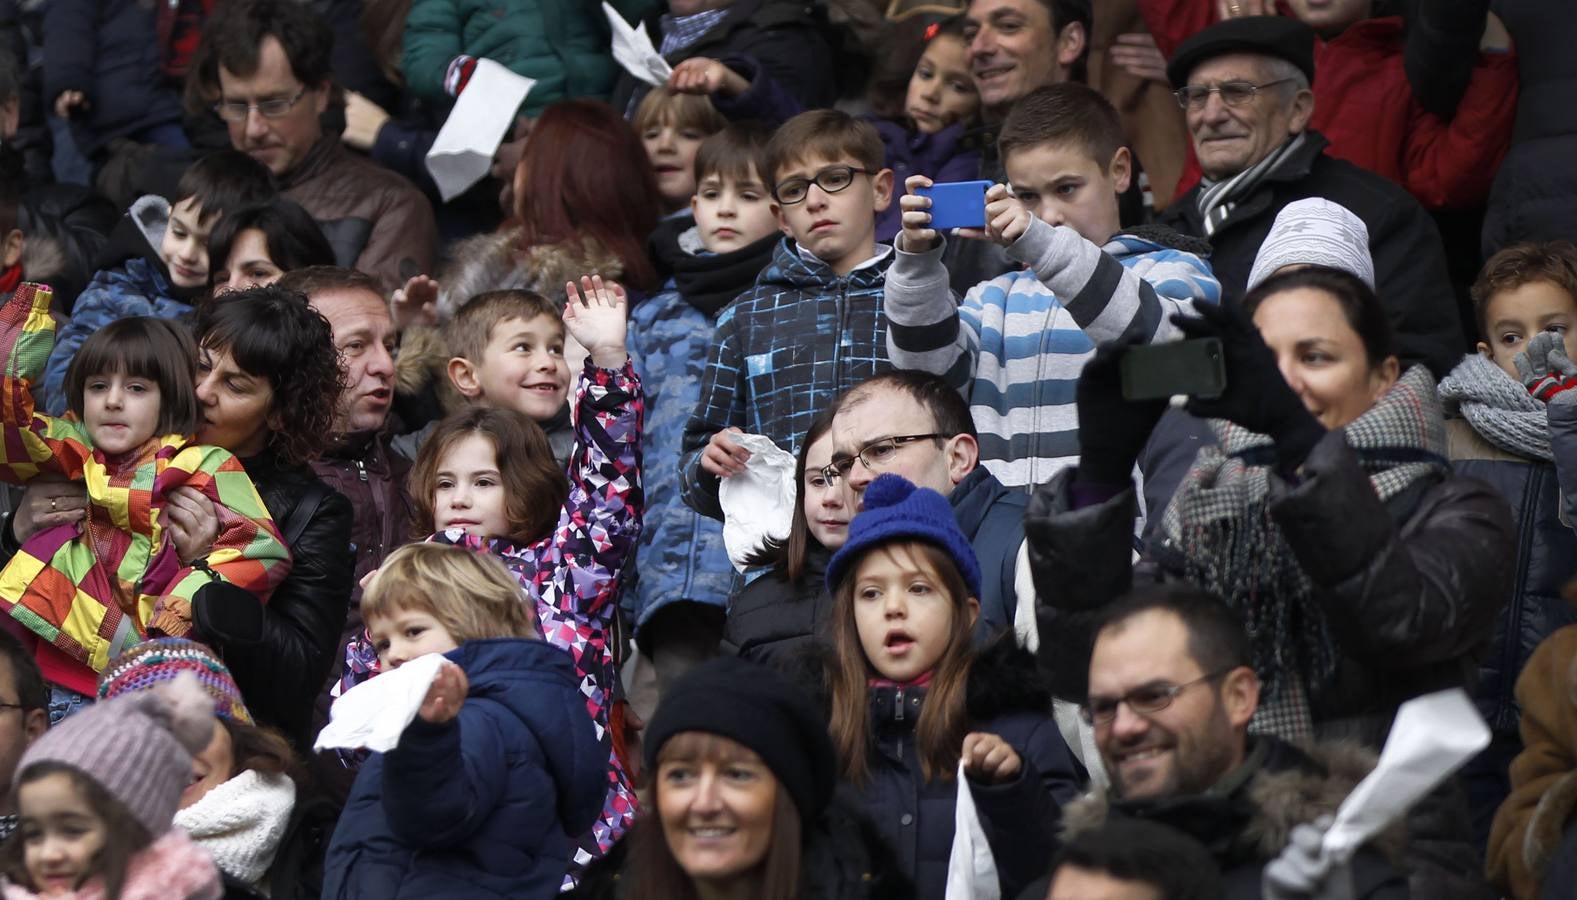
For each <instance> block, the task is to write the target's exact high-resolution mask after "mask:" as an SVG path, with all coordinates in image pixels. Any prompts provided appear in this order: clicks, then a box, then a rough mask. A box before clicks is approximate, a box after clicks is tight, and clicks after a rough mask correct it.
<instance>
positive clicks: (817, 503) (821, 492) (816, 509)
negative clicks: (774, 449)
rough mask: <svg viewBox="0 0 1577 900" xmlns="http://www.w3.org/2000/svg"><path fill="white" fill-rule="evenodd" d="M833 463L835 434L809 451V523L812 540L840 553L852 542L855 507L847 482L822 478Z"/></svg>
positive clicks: (817, 442) (806, 462)
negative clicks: (822, 471) (845, 544)
mask: <svg viewBox="0 0 1577 900" xmlns="http://www.w3.org/2000/svg"><path fill="white" fill-rule="evenodd" d="M831 463H832V432H831V431H828V432H827V433H826V434H823V435H822V436H821V437H819V438H817V439H816V440H815V441H813V442H811V444H810V446H809V447H806V448H805V485H804V487H803V492H804V498H805V500H804V502H805V522H806V524H807V525H809V526H810V534H811V537H814V538H815V539H816V541H817V542H818V543H820V544H821V545H822V546H823V547H826V548H827V549H828V550H836V549H838V548H839V547H842V546H843V545H844V543H845V542H846V541H848V539H849V517H850V516H851V515H852V512H851V510H852V509H853V507H854V504H853V503H852V502H851V500H850V498H849V493H848V491H849V488H848V482H847V480H846V479H843V478H838V479H834V480H833V481H831V482H828V481H827V477H826V476H825V475H823V474H821V470H822V469H825V468H827V466H828V465H830V464H831Z"/></svg>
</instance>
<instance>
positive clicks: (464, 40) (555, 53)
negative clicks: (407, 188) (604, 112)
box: [401, 0, 662, 116]
mask: <svg viewBox="0 0 1577 900" xmlns="http://www.w3.org/2000/svg"><path fill="white" fill-rule="evenodd" d="M610 2H611V3H612V4H613V6H614V7H615V8H616V9H618V10H619V12H620V14H622V15H623V16H624V17H625V18H626V19H629V20H631V21H640V20H641V19H642V18H644V17H645V16H646V15H648V14H650V13H651V12H652V11H653V10H654V9H656V8H657V7H659V6H661V5H662V2H661V0H610ZM653 39H654V40H656V39H657V36H655V35H654V36H653ZM611 42H612V37H611V35H610V32H609V30H608V22H607V20H606V19H605V18H604V17H603V14H602V5H601V4H600V3H595V2H592V0H492V2H484V0H413V2H412V3H411V12H410V15H409V16H408V17H407V18H406V20H405V54H404V58H403V59H402V61H401V65H402V68H403V69H404V70H405V81H406V84H407V86H408V87H409V89H410V90H411V91H412V92H413V93H414V94H415V95H416V96H418V97H420V98H422V99H423V100H427V101H430V102H434V103H447V102H448V97H447V95H446V94H445V93H444V74H445V73H446V72H447V71H448V68H449V63H450V61H451V60H453V59H454V58H455V57H456V56H460V55H462V54H464V55H468V56H475V57H478V58H486V59H491V60H493V61H494V62H496V63H499V64H500V65H503V66H505V67H507V68H508V69H510V70H511V71H514V72H516V73H519V74H520V75H524V76H525V77H527V78H535V79H536V80H537V83H536V86H535V87H533V88H532V89H531V93H530V94H529V95H528V96H527V97H526V102H525V104H524V106H522V107H521V112H522V113H523V114H525V115H528V116H535V115H537V114H538V113H540V112H541V111H542V110H543V108H544V107H546V106H548V105H549V104H551V103H556V102H558V101H560V100H568V99H570V98H573V97H592V98H596V99H599V100H606V99H608V95H609V94H610V93H611V91H612V90H613V83H614V81H615V80H616V79H617V78H618V74H619V65H618V63H616V62H614V61H613V54H612V53H611V52H610V50H609V47H610V45H611Z"/></svg>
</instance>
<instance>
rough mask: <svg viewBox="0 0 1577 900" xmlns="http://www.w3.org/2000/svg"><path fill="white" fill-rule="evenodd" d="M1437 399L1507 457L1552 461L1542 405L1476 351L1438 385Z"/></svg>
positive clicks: (1525, 389) (1552, 456)
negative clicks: (1438, 393) (1453, 408)
mask: <svg viewBox="0 0 1577 900" xmlns="http://www.w3.org/2000/svg"><path fill="white" fill-rule="evenodd" d="M1440 399H1441V400H1443V401H1444V402H1445V404H1446V406H1447V408H1451V407H1455V408H1456V411H1457V412H1458V413H1460V414H1461V416H1462V418H1464V419H1466V420H1467V423H1468V424H1469V425H1471V426H1472V427H1473V430H1474V431H1476V432H1478V435H1479V437H1481V438H1483V439H1484V440H1486V441H1489V442H1490V443H1491V444H1494V445H1495V446H1497V447H1499V448H1500V449H1502V450H1505V451H1507V452H1508V453H1515V454H1517V455H1518V456H1521V457H1525V458H1527V459H1535V460H1543V461H1544V462H1554V461H1555V454H1554V452H1553V451H1552V450H1551V449H1550V425H1549V420H1548V419H1546V418H1545V406H1544V401H1543V400H1540V399H1538V398H1537V397H1534V396H1533V395H1532V394H1530V393H1528V389H1527V388H1525V387H1523V386H1522V382H1520V381H1518V380H1517V379H1515V378H1512V377H1511V376H1510V375H1507V374H1506V372H1505V370H1504V369H1502V368H1501V367H1500V366H1497V365H1495V364H1494V363H1493V362H1490V361H1489V360H1488V359H1486V358H1485V357H1483V356H1481V355H1480V354H1477V353H1469V354H1468V355H1467V356H1464V357H1463V358H1462V361H1461V362H1460V363H1457V367H1456V368H1455V369H1452V370H1451V374H1450V375H1447V376H1446V377H1445V378H1443V379H1441V381H1440Z"/></svg>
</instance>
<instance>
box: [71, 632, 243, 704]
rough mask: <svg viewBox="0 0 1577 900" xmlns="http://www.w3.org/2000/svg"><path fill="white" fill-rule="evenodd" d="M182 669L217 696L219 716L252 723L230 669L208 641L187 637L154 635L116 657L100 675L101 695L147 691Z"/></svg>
mask: <svg viewBox="0 0 1577 900" xmlns="http://www.w3.org/2000/svg"><path fill="white" fill-rule="evenodd" d="M182 672H191V673H192V674H193V675H196V676H197V681H198V683H200V684H201V685H202V686H203V690H205V691H207V692H208V695H209V696H210V697H213V698H214V713H215V714H216V715H218V716H219V718H221V719H229V720H230V721H232V722H240V723H242V724H243V725H251V724H253V722H252V714H251V713H250V712H249V711H247V708H246V701H245V700H244V699H242V697H241V689H240V688H239V687H237V686H236V683H235V679H234V678H233V677H231V675H230V670H229V669H227V668H225V664H224V663H222V662H220V661H219V657H217V656H215V655H214V652H213V651H212V650H210V649H208V647H207V645H205V644H199V643H197V642H196V641H189V640H187V639H185V638H173V637H167V638H155V639H153V640H151V641H144V642H142V643H141V644H138V645H137V646H135V647H132V648H131V649H130V650H127V651H126V652H125V653H122V654H121V655H120V656H117V657H115V659H114V660H112V661H111V662H110V664H109V668H107V669H105V670H104V674H102V675H100V676H99V699H100V700H107V699H109V698H110V697H116V696H119V695H121V694H128V693H131V692H133V691H145V690H147V689H148V688H150V687H152V686H154V685H156V684H159V683H160V682H164V681H169V680H170V679H172V678H174V677H175V676H176V675H179V674H180V673H182Z"/></svg>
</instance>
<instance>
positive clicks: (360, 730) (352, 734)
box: [312, 653, 445, 753]
mask: <svg viewBox="0 0 1577 900" xmlns="http://www.w3.org/2000/svg"><path fill="white" fill-rule="evenodd" d="M444 661H445V660H444V658H443V655H442V654H439V653H429V654H427V655H426V656H418V657H417V658H415V659H413V660H411V661H410V662H408V663H405V664H404V665H402V666H400V667H399V668H398V669H390V670H389V671H387V672H383V673H380V674H379V675H378V676H377V677H376V678H369V679H367V680H366V681H363V682H362V683H361V684H358V685H356V686H355V687H353V688H351V689H350V690H348V691H346V692H345V693H344V694H341V695H340V697H339V699H337V700H335V701H334V705H333V706H332V707H330V708H329V723H328V724H327V725H325V726H323V730H322V731H320V732H318V739H317V741H316V743H314V744H313V745H312V749H314V750H356V749H360V748H362V747H365V748H367V749H368V750H372V751H374V752H376V753H387V752H388V751H390V750H393V749H394V748H395V747H396V746H398V745H399V743H400V735H401V734H403V733H404V732H405V728H406V726H407V725H410V724H411V722H412V721H413V720H414V719H415V718H416V711H417V710H419V709H421V708H422V700H423V699H425V698H426V697H427V689H428V688H430V687H432V684H433V679H434V678H437V677H438V670H439V669H440V668H442V667H443V664H444Z"/></svg>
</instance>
